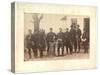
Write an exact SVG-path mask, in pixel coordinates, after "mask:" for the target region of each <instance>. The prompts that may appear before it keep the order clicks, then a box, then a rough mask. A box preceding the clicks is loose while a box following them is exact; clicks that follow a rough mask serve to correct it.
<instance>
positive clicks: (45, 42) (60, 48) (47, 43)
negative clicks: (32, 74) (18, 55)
mask: <svg viewBox="0 0 100 75" xmlns="http://www.w3.org/2000/svg"><path fill="white" fill-rule="evenodd" d="M28 32H29V34H28V35H27V36H26V37H25V48H27V49H28V52H29V56H30V58H32V56H31V50H33V54H34V57H35V58H37V57H38V56H40V58H42V57H43V56H44V54H43V52H44V51H45V52H46V53H47V56H64V55H65V53H64V52H65V51H64V50H66V54H73V53H79V52H80V42H81V36H82V33H81V30H80V28H79V25H75V24H73V25H71V28H70V30H69V29H68V28H66V32H63V31H62V28H59V32H58V33H57V34H56V33H54V32H53V28H50V32H49V33H47V34H45V31H44V30H40V31H35V32H34V33H32V30H29V31H28ZM83 39H85V40H84V43H83V45H84V49H85V51H84V52H87V48H86V44H87V43H86V40H87V38H86V37H85V36H83ZM38 53H39V54H38Z"/></svg>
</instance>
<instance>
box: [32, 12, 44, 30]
mask: <svg viewBox="0 0 100 75" xmlns="http://www.w3.org/2000/svg"><path fill="white" fill-rule="evenodd" d="M32 19H33V20H32V21H31V22H32V23H33V24H34V32H38V31H39V29H40V28H39V25H40V21H41V20H42V19H43V14H38V13H34V14H33V15H32Z"/></svg>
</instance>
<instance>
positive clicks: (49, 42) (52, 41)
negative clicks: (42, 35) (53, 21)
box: [46, 28, 56, 56]
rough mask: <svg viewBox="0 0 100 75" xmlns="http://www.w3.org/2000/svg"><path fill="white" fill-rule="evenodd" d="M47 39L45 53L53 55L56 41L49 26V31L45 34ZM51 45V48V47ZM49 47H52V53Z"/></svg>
mask: <svg viewBox="0 0 100 75" xmlns="http://www.w3.org/2000/svg"><path fill="white" fill-rule="evenodd" d="M46 41H47V55H48V56H49V55H52V54H53V55H55V41H56V34H55V33H54V32H53V29H52V28H50V32H49V33H48V34H47V37H46ZM51 46H52V47H53V48H51ZM50 49H53V53H52V52H51V51H50Z"/></svg>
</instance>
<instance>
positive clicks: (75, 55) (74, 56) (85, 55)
mask: <svg viewBox="0 0 100 75" xmlns="http://www.w3.org/2000/svg"><path fill="white" fill-rule="evenodd" d="M83 51H84V50H83V49H81V52H80V53H73V54H72V55H71V54H66V52H64V55H65V56H60V57H57V56H46V52H44V56H43V57H42V58H40V57H39V55H38V58H35V57H34V54H33V52H32V54H31V55H32V58H31V59H29V55H28V54H25V56H26V57H25V60H28V61H34V60H35V61H37V60H60V59H66V60H71V59H88V58H89V53H84V52H83ZM56 53H57V52H56Z"/></svg>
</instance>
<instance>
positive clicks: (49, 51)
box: [24, 13, 90, 61]
mask: <svg viewBox="0 0 100 75" xmlns="http://www.w3.org/2000/svg"><path fill="white" fill-rule="evenodd" d="M89 29H90V17H89V16H81V15H65V14H64V15H63V14H43V13H24V61H32V60H55V59H68V60H70V59H88V58H89V39H90V38H89ZM48 36H49V37H48ZM50 37H51V38H50Z"/></svg>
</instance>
